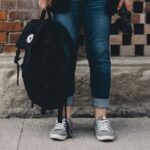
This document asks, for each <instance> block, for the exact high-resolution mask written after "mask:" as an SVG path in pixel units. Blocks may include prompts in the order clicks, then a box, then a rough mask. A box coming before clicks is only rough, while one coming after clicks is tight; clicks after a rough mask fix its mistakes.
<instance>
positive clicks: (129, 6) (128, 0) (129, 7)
mask: <svg viewBox="0 0 150 150" xmlns="http://www.w3.org/2000/svg"><path fill="white" fill-rule="evenodd" d="M123 4H124V5H125V7H126V9H127V11H132V8H133V0H120V1H119V4H118V7H117V10H119V9H120V8H121V7H122V5H123Z"/></svg>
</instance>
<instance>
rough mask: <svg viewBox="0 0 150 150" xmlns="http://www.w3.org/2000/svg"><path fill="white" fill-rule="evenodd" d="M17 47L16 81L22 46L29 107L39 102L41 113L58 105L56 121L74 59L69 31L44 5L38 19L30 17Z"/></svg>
mask: <svg viewBox="0 0 150 150" xmlns="http://www.w3.org/2000/svg"><path fill="white" fill-rule="evenodd" d="M46 12H47V13H48V18H47V19H45V16H46ZM16 47H17V51H16V56H15V59H14V62H15V63H16V64H17V70H18V73H17V84H19V83H18V79H19V62H18V61H19V60H20V57H19V55H20V50H21V49H23V50H25V55H24V58H23V63H22V64H21V69H22V77H23V81H24V85H25V89H26V91H27V94H28V96H29V98H30V99H31V102H32V107H33V104H34V103H35V104H37V105H39V106H40V107H41V113H42V114H43V115H44V114H45V113H46V110H48V109H58V110H59V111H58V121H59V122H61V121H62V111H63V106H66V99H67V90H68V88H69V87H68V77H69V76H70V73H71V69H72V63H73V62H72V60H73V51H74V50H73V49H74V46H73V42H72V39H71V37H70V34H69V33H68V32H67V30H66V28H65V27H64V26H63V25H61V24H60V23H58V22H57V21H56V20H54V19H53V17H52V15H51V8H50V7H47V10H43V11H42V14H41V18H40V19H34V20H31V21H30V22H29V23H28V24H27V25H26V27H25V29H24V30H23V32H22V34H21V36H20V37H19V39H18V41H17V43H16ZM65 108H66V107H65ZM65 114H66V113H65ZM65 117H66V115H65Z"/></svg>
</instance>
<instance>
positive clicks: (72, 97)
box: [67, 96, 74, 106]
mask: <svg viewBox="0 0 150 150" xmlns="http://www.w3.org/2000/svg"><path fill="white" fill-rule="evenodd" d="M73 104H74V96H68V97H67V106H73Z"/></svg>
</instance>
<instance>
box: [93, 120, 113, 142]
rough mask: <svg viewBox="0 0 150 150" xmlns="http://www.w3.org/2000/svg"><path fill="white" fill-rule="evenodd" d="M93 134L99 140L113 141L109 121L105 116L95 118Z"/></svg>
mask: <svg viewBox="0 0 150 150" xmlns="http://www.w3.org/2000/svg"><path fill="white" fill-rule="evenodd" d="M95 134H96V137H97V139H98V140H100V141H113V140H114V139H115V135H114V131H113V129H112V127H111V124H110V121H109V120H108V119H106V118H101V119H96V120H95Z"/></svg>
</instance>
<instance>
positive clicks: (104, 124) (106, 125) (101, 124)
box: [96, 119, 110, 131]
mask: <svg viewBox="0 0 150 150" xmlns="http://www.w3.org/2000/svg"><path fill="white" fill-rule="evenodd" d="M96 124H97V128H98V130H99V131H109V130H110V122H109V120H107V119H105V120H97V121H96Z"/></svg>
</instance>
